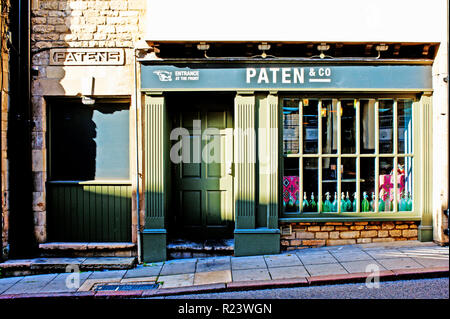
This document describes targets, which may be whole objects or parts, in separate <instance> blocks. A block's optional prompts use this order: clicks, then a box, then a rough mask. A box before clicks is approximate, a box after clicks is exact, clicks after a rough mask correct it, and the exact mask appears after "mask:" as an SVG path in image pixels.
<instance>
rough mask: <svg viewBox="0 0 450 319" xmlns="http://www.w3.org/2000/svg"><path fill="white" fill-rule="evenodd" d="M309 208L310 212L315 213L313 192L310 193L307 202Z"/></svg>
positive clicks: (315, 206) (315, 205)
mask: <svg viewBox="0 0 450 319" xmlns="http://www.w3.org/2000/svg"><path fill="white" fill-rule="evenodd" d="M309 208H310V209H311V212H314V213H317V204H316V202H315V201H314V193H311V201H310V202H309Z"/></svg>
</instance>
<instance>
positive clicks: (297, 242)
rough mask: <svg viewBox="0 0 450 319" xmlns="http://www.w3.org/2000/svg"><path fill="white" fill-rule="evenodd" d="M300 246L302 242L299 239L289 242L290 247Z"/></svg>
mask: <svg viewBox="0 0 450 319" xmlns="http://www.w3.org/2000/svg"><path fill="white" fill-rule="evenodd" d="M301 244H302V241H301V240H299V239H293V240H291V246H300V245H301Z"/></svg>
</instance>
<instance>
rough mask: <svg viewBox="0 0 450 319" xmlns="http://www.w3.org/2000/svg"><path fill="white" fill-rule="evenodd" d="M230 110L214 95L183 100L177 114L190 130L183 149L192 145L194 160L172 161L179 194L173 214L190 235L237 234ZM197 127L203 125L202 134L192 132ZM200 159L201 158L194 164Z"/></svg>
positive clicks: (176, 118)
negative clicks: (187, 142)
mask: <svg viewBox="0 0 450 319" xmlns="http://www.w3.org/2000/svg"><path fill="white" fill-rule="evenodd" d="M186 109H188V111H187V110H186ZM231 109H232V104H231V103H229V105H226V104H225V103H223V102H222V103H221V102H218V101H215V100H213V99H210V100H209V101H204V100H203V101H201V100H200V101H195V102H192V103H186V100H183V105H182V107H180V108H178V109H177V113H176V114H175V115H174V122H173V125H174V127H180V126H181V127H182V128H185V129H187V130H188V131H189V133H190V137H189V138H187V140H189V141H190V143H189V146H187V145H185V144H183V147H182V150H181V153H180V154H182V155H185V154H183V151H184V150H188V152H189V153H190V154H189V156H188V158H189V161H190V163H180V164H174V165H173V168H174V171H173V185H174V192H176V193H177V194H178V196H175V198H177V199H178V202H176V203H173V207H174V210H175V211H174V214H175V215H176V216H178V217H177V218H176V224H177V225H176V226H177V229H178V231H181V232H182V233H184V234H185V235H201V236H203V237H216V236H217V237H224V236H226V235H231V234H232V229H233V227H234V214H233V205H232V201H233V176H232V174H231V173H232V171H230V170H227V166H230V164H231V160H232V158H233V130H232V115H231ZM193 110H194V111H193ZM193 120H200V121H201V123H196V124H200V127H198V126H197V127H194V125H193ZM194 129H201V136H198V135H197V136H195V137H192V134H193V133H194ZM195 133H200V132H195ZM180 138H181V137H180ZM177 142H179V140H178V141H174V143H177ZM195 143H198V144H196V145H195ZM186 146H187V147H186ZM195 160H197V163H192V161H195Z"/></svg>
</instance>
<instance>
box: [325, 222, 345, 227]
mask: <svg viewBox="0 0 450 319" xmlns="http://www.w3.org/2000/svg"><path fill="white" fill-rule="evenodd" d="M325 226H342V223H334V222H333V223H331V222H329V223H325Z"/></svg>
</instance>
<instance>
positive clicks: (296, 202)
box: [294, 196, 300, 211]
mask: <svg viewBox="0 0 450 319" xmlns="http://www.w3.org/2000/svg"><path fill="white" fill-rule="evenodd" d="M294 209H295V211H299V210H300V201H299V200H298V196H297V200H296V201H295V207H294Z"/></svg>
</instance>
